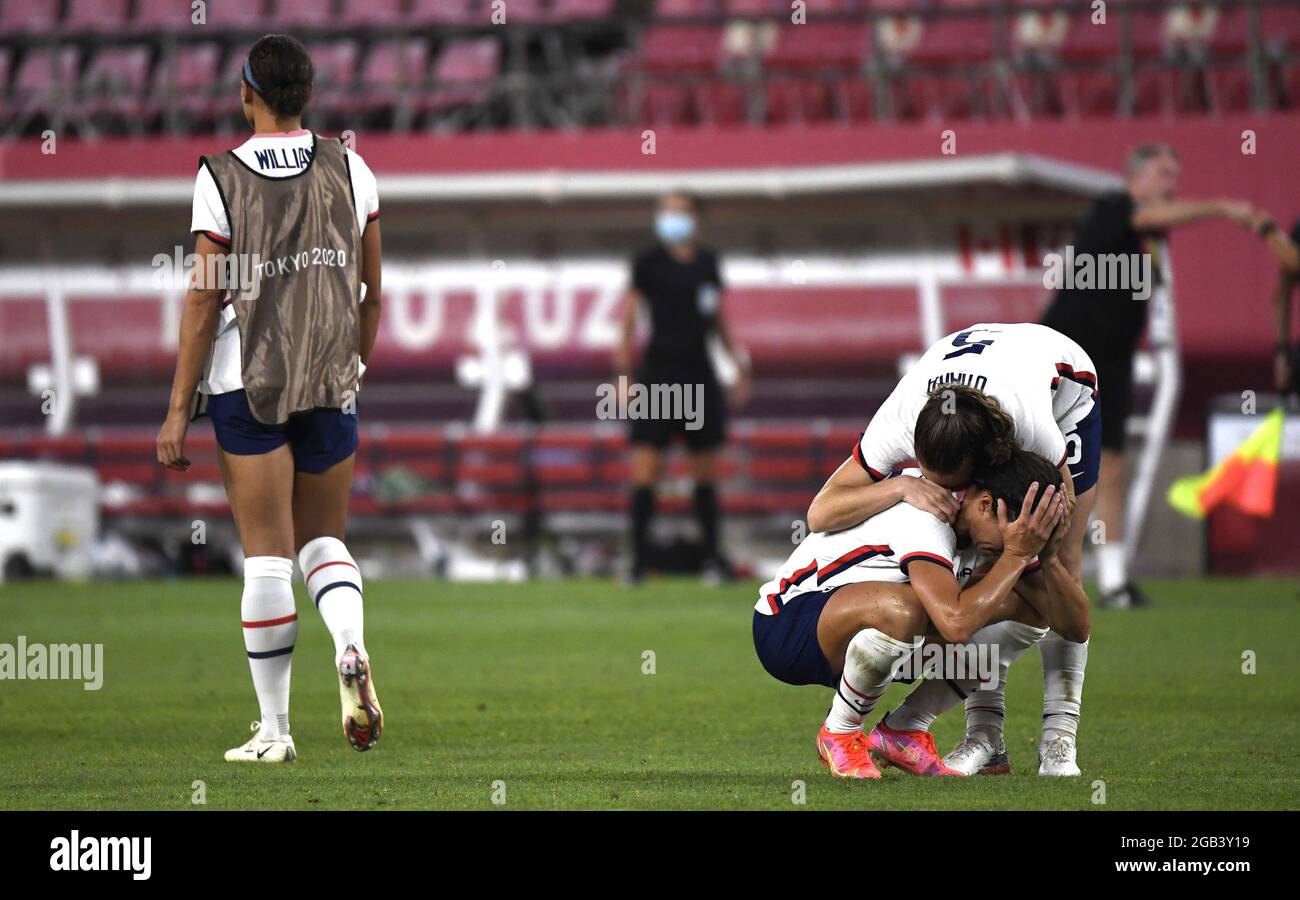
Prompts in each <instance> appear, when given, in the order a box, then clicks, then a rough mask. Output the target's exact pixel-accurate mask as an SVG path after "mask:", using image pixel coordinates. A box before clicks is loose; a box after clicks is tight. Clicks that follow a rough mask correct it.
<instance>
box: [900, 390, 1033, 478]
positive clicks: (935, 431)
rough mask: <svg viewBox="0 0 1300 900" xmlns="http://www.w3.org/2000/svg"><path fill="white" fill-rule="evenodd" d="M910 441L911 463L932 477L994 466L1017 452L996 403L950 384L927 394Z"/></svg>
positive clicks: (1010, 429)
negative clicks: (970, 465)
mask: <svg viewBox="0 0 1300 900" xmlns="http://www.w3.org/2000/svg"><path fill="white" fill-rule="evenodd" d="M912 437H913V444H914V446H915V448H916V461H917V462H919V463H921V464H922V465H924V466H925V467H926V468H928V469H931V470H933V471H935V472H956V471H958V470H960V469H961V468H962V466H964V465H965V464H966V463H967V462H970V463H973V464H974V466H975V468H976V469H987V468H989V467H990V466H999V465H1002V464H1003V463H1005V462H1006V461H1007V460H1008V459H1010V458H1011V455H1012V453H1014V452H1015V451H1016V450H1017V444H1016V426H1015V423H1014V422H1012V421H1011V417H1010V416H1008V415H1007V414H1006V412H1005V411H1004V410H1003V409H1002V404H1001V403H999V402H998V401H997V398H996V397H990V396H989V395H988V394H986V393H984V392H983V391H981V390H978V389H977V388H973V387H970V386H968V385H964V384H958V383H956V382H953V383H950V384H942V385H939V386H938V387H937V388H935V389H934V390H932V391H931V392H930V399H929V400H927V401H926V403H925V406H923V407H921V414H920V415H919V416H917V419H916V431H915V432H914V433H913V436H912Z"/></svg>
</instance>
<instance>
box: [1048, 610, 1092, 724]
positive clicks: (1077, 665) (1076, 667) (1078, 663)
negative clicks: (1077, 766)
mask: <svg viewBox="0 0 1300 900" xmlns="http://www.w3.org/2000/svg"><path fill="white" fill-rule="evenodd" d="M1039 646H1040V647H1041V648H1042V651H1043V737H1045V738H1051V737H1057V736H1058V735H1062V734H1068V735H1069V736H1070V737H1074V736H1075V735H1076V734H1077V733H1078V731H1079V712H1080V709H1081V708H1082V706H1083V672H1084V669H1086V668H1087V666H1088V642H1087V641H1084V642H1083V643H1082V644H1076V643H1075V642H1074V641H1067V640H1066V639H1065V638H1063V637H1061V636H1060V635H1059V634H1057V633H1056V632H1054V631H1053V632H1051V633H1050V634H1048V635H1047V637H1045V638H1043V642H1042V644H1040V645H1039Z"/></svg>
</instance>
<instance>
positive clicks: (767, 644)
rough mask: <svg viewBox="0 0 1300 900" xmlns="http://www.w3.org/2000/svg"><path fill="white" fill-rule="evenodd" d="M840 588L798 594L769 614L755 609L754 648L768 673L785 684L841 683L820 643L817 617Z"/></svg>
mask: <svg viewBox="0 0 1300 900" xmlns="http://www.w3.org/2000/svg"><path fill="white" fill-rule="evenodd" d="M841 587H842V585H841ZM837 590H839V588H838V587H834V588H831V589H830V590H828V591H809V592H808V593H806V594H799V595H798V596H796V597H794V598H793V599H792V600H790V601H789V602H788V603H786V604H785V605H784V606H782V607H781V611H780V612H779V613H776V614H774V615H770V616H769V615H764V614H763V613H761V612H759V611H758V610H754V649H755V650H756V651H758V661H759V662H761V663H762V664H763V668H764V669H766V670H767V674H769V675H771V676H772V677H773V678H775V679H777V680H778V681H784V682H785V683H786V684H824V685H825V686H826V687H828V688H833V687H837V686H838V685H839V683H840V680H839V678H838V676H836V674H835V673H834V672H833V671H832V670H831V664H830V663H829V662H828V661H827V660H826V655H825V654H824V653H822V648H821V644H819V643H817V620H818V619H820V618H821V615H822V609H823V607H825V606H826V601H827V600H829V599H831V595H832V594H834V593H835V592H836V591H837Z"/></svg>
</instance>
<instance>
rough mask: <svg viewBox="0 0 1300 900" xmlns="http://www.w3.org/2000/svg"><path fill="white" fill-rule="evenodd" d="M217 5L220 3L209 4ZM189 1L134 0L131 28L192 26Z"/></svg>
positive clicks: (154, 29) (159, 29) (150, 29)
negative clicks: (133, 16) (133, 15)
mask: <svg viewBox="0 0 1300 900" xmlns="http://www.w3.org/2000/svg"><path fill="white" fill-rule="evenodd" d="M209 5H210V6H219V5H220V3H213V4H209ZM193 15H194V11H193V9H192V8H191V6H190V4H189V3H184V2H182V3H177V2H175V0H136V4H135V18H134V19H132V20H131V27H132V30H134V31H137V32H150V33H152V32H167V31H186V30H188V29H190V28H193V27H194V21H193Z"/></svg>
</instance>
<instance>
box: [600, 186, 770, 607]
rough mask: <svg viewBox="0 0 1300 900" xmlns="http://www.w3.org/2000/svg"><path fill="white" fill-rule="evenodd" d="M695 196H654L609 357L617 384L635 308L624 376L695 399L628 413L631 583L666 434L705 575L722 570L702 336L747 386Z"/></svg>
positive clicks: (720, 427) (710, 377) (715, 399)
mask: <svg viewBox="0 0 1300 900" xmlns="http://www.w3.org/2000/svg"><path fill="white" fill-rule="evenodd" d="M699 206H700V204H699V201H698V200H697V199H696V198H695V197H693V196H691V195H689V194H684V193H671V194H667V195H665V196H664V197H662V198H660V200H659V206H658V210H657V213H656V215H655V234H656V235H657V237H658V238H659V243H658V244H656V245H655V246H654V247H652V248H650V249H648V250H646V251H644V252H642V253H640V254H638V255H637V257H636V258H635V259H634V260H633V262H632V277H631V285H630V287H629V289H628V295H627V299H626V302H625V304H624V308H623V319H622V328H621V332H620V335H619V343H618V348H617V350H616V352H615V357H614V368H615V374H616V375H617V376H618V378H619V380H620V383H626V381H625V379H627V378H628V376H629V374H630V373H631V371H632V345H633V340H634V337H635V333H636V321H637V312H638V310H639V308H640V307H641V306H642V305H644V306H646V307H647V308H648V310H649V313H650V341H649V344H648V345H647V347H646V349H645V355H644V358H643V359H642V361H641V366H640V368H639V369H638V370H637V371H636V373H635V378H634V379H633V380H634V381H635V383H636V384H637V385H639V386H641V387H643V388H657V387H661V386H663V387H669V388H673V389H675V390H677V391H680V392H681V395H682V396H686V395H687V392H691V393H692V394H693V395H696V396H699V397H700V398H701V399H702V407H703V408H702V409H701V410H697V411H696V412H697V413H698V417H699V418H698V420H697V421H693V422H692V421H689V420H687V419H685V418H674V417H670V416H667V415H664V414H662V413H663V411H660V415H658V416H656V417H638V418H633V419H632V422H631V444H632V466H631V468H632V566H631V570H630V572H629V573H628V575H629V581H630V582H632V583H636V582H637V581H639V580H640V578H641V576H642V575H643V574H644V572H645V569H646V559H647V552H648V545H649V533H650V522H651V519H652V518H653V516H654V504H655V487H656V485H657V484H658V482H659V478H660V476H661V474H662V472H663V454H664V450H665V449H667V447H668V444H669V442H670V441H671V440H672V438H673V436H674V435H675V434H679V433H680V434H681V436H682V438H683V440H684V441H685V443H686V446H687V449H688V450H689V451H690V465H691V476H692V478H693V480H694V482H695V490H694V494H693V497H692V506H693V508H694V511H695V518H696V521H697V522H698V523H699V528H700V535H701V539H702V543H703V552H704V571H705V573H706V574H716V575H718V576H725V575H726V574H728V573H729V568H728V566H727V564H726V562H725V561H724V560H723V557H722V554H721V551H720V550H719V540H718V495H717V491H716V489H715V488H714V476H715V470H716V466H715V462H716V457H717V450H718V448H719V447H721V446H722V444H723V442H724V441H725V440H726V416H727V410H726V401H725V399H724V396H723V391H722V388H721V386H720V385H719V383H718V379H717V376H716V374H715V372H714V369H713V364H712V361H711V359H710V357H709V339H710V338H711V337H712V336H713V335H715V334H716V335H717V336H718V338H719V339H720V340H721V341H722V343H723V346H724V347H725V348H726V350H727V351H728V353H729V354H730V356H731V358H732V359H733V360H735V361H736V363H737V365H738V366H739V368H740V379H739V383H738V384H737V385H736V388H735V399H736V401H737V403H740V404H743V403H744V402H745V398H746V396H747V395H748V390H749V366H748V357H747V356H746V355H745V353H744V352H743V351H741V350H740V349H739V348H738V347H737V346H736V345H735V344H734V343H733V342H732V339H731V335H730V333H729V331H728V329H727V327H726V319H725V318H724V316H723V313H722V291H723V284H722V272H721V268H720V266H719V264H718V256H717V253H715V252H714V251H713V250H712V249H710V248H708V247H704V246H701V245H700V244H699V242H698V231H699V225H698V219H699V212H700V210H699Z"/></svg>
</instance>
